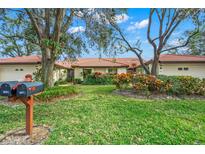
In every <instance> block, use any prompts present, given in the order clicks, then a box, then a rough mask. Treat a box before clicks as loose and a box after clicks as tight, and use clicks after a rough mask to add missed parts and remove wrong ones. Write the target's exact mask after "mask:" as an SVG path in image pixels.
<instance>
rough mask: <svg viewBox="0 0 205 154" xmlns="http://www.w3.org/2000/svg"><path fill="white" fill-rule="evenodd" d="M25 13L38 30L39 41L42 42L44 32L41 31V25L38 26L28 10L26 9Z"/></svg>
mask: <svg viewBox="0 0 205 154" xmlns="http://www.w3.org/2000/svg"><path fill="white" fill-rule="evenodd" d="M25 11H26V13H27V14H28V16H29V18H30V20H31V23H32V25H33V27H34V29H35V30H36V33H37V36H38V38H39V40H42V30H41V29H40V27H39V25H38V24H37V21H36V19H35V18H34V16H33V13H32V12H31V11H30V10H29V9H27V8H25Z"/></svg>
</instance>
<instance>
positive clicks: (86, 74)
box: [83, 69, 92, 79]
mask: <svg viewBox="0 0 205 154" xmlns="http://www.w3.org/2000/svg"><path fill="white" fill-rule="evenodd" d="M91 73H92V69H83V78H84V79H85V78H86V77H87V76H88V75H89V74H91Z"/></svg>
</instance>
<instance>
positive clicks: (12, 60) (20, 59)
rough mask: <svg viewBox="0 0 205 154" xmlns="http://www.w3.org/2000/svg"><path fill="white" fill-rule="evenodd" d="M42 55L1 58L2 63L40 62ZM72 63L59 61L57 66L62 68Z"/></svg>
mask: <svg viewBox="0 0 205 154" xmlns="http://www.w3.org/2000/svg"><path fill="white" fill-rule="evenodd" d="M40 63H41V56H22V57H12V58H2V59H0V65H1V64H40ZM70 64H71V63H67V62H62V61H57V62H56V63H55V65H56V66H59V67H62V68H70V67H71V65H70Z"/></svg>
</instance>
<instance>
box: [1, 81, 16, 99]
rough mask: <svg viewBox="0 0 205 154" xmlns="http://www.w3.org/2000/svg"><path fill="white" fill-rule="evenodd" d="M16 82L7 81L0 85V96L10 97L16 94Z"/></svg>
mask: <svg viewBox="0 0 205 154" xmlns="http://www.w3.org/2000/svg"><path fill="white" fill-rule="evenodd" d="M17 84H18V81H7V82H3V83H0V86H1V87H0V95H1V96H12V95H15V94H16V86H17Z"/></svg>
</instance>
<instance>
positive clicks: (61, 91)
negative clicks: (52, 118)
mask: <svg viewBox="0 0 205 154" xmlns="http://www.w3.org/2000/svg"><path fill="white" fill-rule="evenodd" d="M76 93H77V90H76V88H75V86H54V87H52V88H48V89H46V90H45V91H44V92H43V93H42V94H40V95H37V96H36V97H35V98H36V99H37V100H39V101H50V100H52V99H54V98H58V97H62V96H65V97H66V96H69V95H73V94H76Z"/></svg>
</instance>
